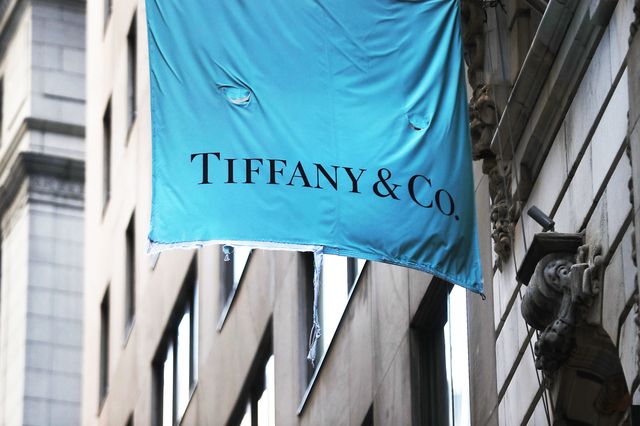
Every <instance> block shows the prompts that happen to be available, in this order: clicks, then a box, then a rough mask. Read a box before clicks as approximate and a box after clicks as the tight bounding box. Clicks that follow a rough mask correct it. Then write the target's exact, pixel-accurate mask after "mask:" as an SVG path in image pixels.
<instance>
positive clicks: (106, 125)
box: [102, 99, 111, 207]
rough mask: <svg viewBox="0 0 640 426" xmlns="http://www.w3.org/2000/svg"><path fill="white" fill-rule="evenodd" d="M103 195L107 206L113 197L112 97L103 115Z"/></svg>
mask: <svg viewBox="0 0 640 426" xmlns="http://www.w3.org/2000/svg"><path fill="white" fill-rule="evenodd" d="M102 196H103V200H102V201H103V206H104V207H106V206H107V203H108V202H109V199H110V198H111V99H109V102H107V107H106V108H105V111H104V115H103V116H102Z"/></svg>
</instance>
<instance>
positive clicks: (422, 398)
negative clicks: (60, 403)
mask: <svg viewBox="0 0 640 426" xmlns="http://www.w3.org/2000/svg"><path fill="white" fill-rule="evenodd" d="M87 30H88V32H87V90H88V91H87V140H89V141H92V143H89V144H88V145H87V156H86V161H87V173H86V224H85V234H86V235H91V244H87V245H86V250H85V303H84V312H85V328H84V344H85V352H84V360H83V371H84V375H83V408H82V424H83V425H118V426H120V425H123V426H124V425H133V424H147V425H148V424H152V425H170V424H177V423H178V422H179V423H180V424H182V425H223V424H232V425H234V424H260V425H265V424H269V425H274V424H277V425H294V424H303V425H321V424H341V425H343V424H344V425H347V424H351V425H361V424H362V425H371V424H374V423H375V424H380V425H385V424H386V425H405V424H411V423H414V424H437V423H440V422H445V421H447V418H453V417H454V416H456V418H457V419H458V420H457V423H455V424H468V417H469V409H468V390H465V389H464V383H466V382H467V370H466V368H465V366H466V365H467V361H466V352H467V351H466V347H464V348H458V347H457V346H456V345H458V344H459V343H460V342H462V343H461V344H462V345H463V346H464V345H466V341H465V340H466V332H465V330H466V324H465V322H464V313H465V311H464V294H463V298H462V301H460V299H459V298H458V299H451V300H452V303H451V305H452V308H451V311H454V310H456V309H458V310H459V308H462V313H461V315H458V316H455V318H453V317H452V319H451V320H448V318H449V316H450V315H449V314H448V309H447V306H448V303H447V300H448V294H449V290H450V286H449V285H448V284H447V283H443V282H438V281H437V280H435V279H432V277H431V276H430V275H428V274H424V273H420V272H416V271H412V270H408V269H405V268H400V267H393V266H389V265H383V264H377V263H371V262H369V263H366V264H365V263H363V262H361V261H358V260H355V259H351V260H347V259H346V258H332V257H328V256H327V257H325V261H324V264H325V267H324V270H323V278H322V279H323V289H324V290H323V291H322V294H321V298H320V312H321V322H322V325H323V328H324V335H323V338H322V339H321V341H320V350H319V354H318V356H317V362H316V363H315V364H311V363H310V362H309V361H308V360H307V352H308V350H309V332H310V330H311V318H312V310H311V304H312V296H313V287H312V278H313V277H312V275H313V270H312V269H313V259H312V258H313V256H310V254H302V253H292V252H276V251H253V252H251V253H249V252H248V251H245V250H239V249H236V250H235V251H234V253H233V254H232V255H231V256H230V257H231V259H230V260H229V261H228V262H225V261H224V257H225V255H224V253H223V251H222V250H221V248H220V247H217V246H208V247H204V248H201V249H198V250H172V251H168V252H163V253H162V254H161V255H159V256H149V255H147V254H146V249H147V234H148V227H149V214H150V201H151V125H150V111H149V69H148V56H147V31H146V24H145V2H144V1H142V0H139V1H138V0H118V1H113V2H111V1H109V0H104V1H95V2H89V3H88V5H87ZM458 291H459V290H454V292H453V293H452V296H451V297H452V298H455V297H457V296H456V292H458ZM458 294H459V293H458ZM453 300H457V301H458V302H457V303H453ZM460 318H461V319H462V324H461V329H462V332H461V333H460V332H458V333H452V331H451V330H452V327H459V326H460V324H459V323H458V324H457V325H455V324H454V323H455V322H456V319H460ZM452 335H455V336H457V337H454V338H452V337H451V336H452ZM458 337H461V339H459V338H458ZM451 348H454V349H457V350H453V351H452V350H450V349H451ZM460 357H462V358H460ZM460 359H462V361H460ZM453 362H456V363H457V364H458V365H457V367H456V368H455V369H454V368H452V363H453ZM449 382H452V383H453V384H452V385H450V384H449ZM465 401H466V402H465ZM465 407H467V408H465ZM465 416H466V419H467V420H466V422H465V420H464V419H465ZM250 418H252V419H253V423H252V422H251V420H249V419H250ZM434 422H436V423H434Z"/></svg>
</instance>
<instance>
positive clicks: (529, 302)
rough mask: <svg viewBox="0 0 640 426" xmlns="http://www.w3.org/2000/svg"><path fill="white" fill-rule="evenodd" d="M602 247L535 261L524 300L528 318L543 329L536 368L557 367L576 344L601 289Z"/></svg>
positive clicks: (552, 255)
mask: <svg viewBox="0 0 640 426" xmlns="http://www.w3.org/2000/svg"><path fill="white" fill-rule="evenodd" d="M600 252H601V249H600V247H597V248H595V249H594V250H593V251H592V253H590V250H589V247H588V246H587V245H583V246H581V247H580V248H579V249H578V253H577V255H576V254H572V253H551V254H548V255H546V256H544V257H543V258H542V259H541V260H540V261H539V262H538V264H537V265H536V269H535V272H534V274H533V277H532V279H531V282H530V284H529V287H528V288H527V292H526V293H525V295H524V297H523V300H522V315H523V316H524V318H525V321H526V322H527V323H528V324H529V325H530V326H532V327H533V328H535V329H536V330H539V331H541V333H540V336H539V337H538V341H537V342H536V344H535V348H534V351H535V355H536V368H538V369H540V370H544V371H546V372H553V371H556V370H557V369H558V368H559V367H560V366H561V365H562V364H563V363H564V362H565V361H566V360H567V359H568V358H569V356H570V354H571V351H572V350H573V348H574V347H575V330H576V327H577V326H578V325H579V324H580V323H581V322H582V321H584V317H585V313H586V310H587V309H588V308H589V307H590V306H591V304H592V302H593V299H594V297H595V296H597V294H598V293H599V291H600V288H601V283H602V275H603V267H602V263H603V258H602V256H601V253H600Z"/></svg>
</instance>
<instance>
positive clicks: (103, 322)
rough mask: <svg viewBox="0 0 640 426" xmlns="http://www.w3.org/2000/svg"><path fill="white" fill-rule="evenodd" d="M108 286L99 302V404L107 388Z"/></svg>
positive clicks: (105, 394)
mask: <svg viewBox="0 0 640 426" xmlns="http://www.w3.org/2000/svg"><path fill="white" fill-rule="evenodd" d="M109 309H110V308H109V286H107V290H106V291H105V292H104V296H103V297H102V302H101V303H100V392H99V394H100V406H101V407H102V402H103V401H104V398H105V397H106V396H107V391H108V389H109Z"/></svg>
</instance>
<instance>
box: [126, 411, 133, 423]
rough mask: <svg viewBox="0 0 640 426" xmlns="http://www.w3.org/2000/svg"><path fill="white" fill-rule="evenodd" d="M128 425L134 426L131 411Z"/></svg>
mask: <svg viewBox="0 0 640 426" xmlns="http://www.w3.org/2000/svg"><path fill="white" fill-rule="evenodd" d="M127 426H133V413H131V414H130V415H129V418H128V419H127Z"/></svg>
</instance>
